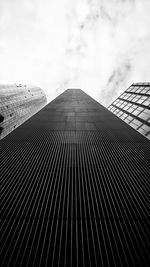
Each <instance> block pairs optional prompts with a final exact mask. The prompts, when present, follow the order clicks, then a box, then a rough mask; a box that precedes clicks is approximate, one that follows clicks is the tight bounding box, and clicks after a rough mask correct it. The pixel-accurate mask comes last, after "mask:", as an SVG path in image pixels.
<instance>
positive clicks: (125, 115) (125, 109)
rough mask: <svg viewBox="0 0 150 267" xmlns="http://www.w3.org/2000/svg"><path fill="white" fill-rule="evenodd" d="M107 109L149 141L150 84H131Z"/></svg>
mask: <svg viewBox="0 0 150 267" xmlns="http://www.w3.org/2000/svg"><path fill="white" fill-rule="evenodd" d="M108 109H109V110H110V111H111V112H113V113H114V114H115V115H116V116H118V117H119V118H120V119H122V120H124V121H125V122H126V123H128V124H129V125H130V126H131V127H133V128H134V129H136V130H137V131H138V132H140V133H141V134H143V135H144V136H145V137H147V138H148V139H150V83H133V84H132V85H131V86H130V87H129V88H128V89H127V90H126V91H125V92H124V93H122V94H121V95H120V96H119V97H118V98H117V99H116V100H115V101H114V102H113V103H112V104H111V105H110V106H109V107H108Z"/></svg>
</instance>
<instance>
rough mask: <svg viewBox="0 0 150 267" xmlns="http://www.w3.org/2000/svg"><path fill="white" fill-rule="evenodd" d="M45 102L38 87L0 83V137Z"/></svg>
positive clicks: (36, 110)
mask: <svg viewBox="0 0 150 267" xmlns="http://www.w3.org/2000/svg"><path fill="white" fill-rule="evenodd" d="M46 103H47V99H46V95H45V93H44V92H43V90H42V89H41V88H39V87H35V86H30V85H21V84H18V85H17V84H13V85H0V118H3V119H2V120H1V119H0V139H2V138H4V137H5V136H6V135H7V134H9V133H10V132H11V131H13V130H14V129H16V128H17V127H18V126H19V125H20V124H22V123H23V122H24V121H26V120H27V119H28V118H30V117H31V116H32V115H33V114H35V113H36V112H38V111H39V110H40V109H41V108H43V107H44V106H45V105H46Z"/></svg>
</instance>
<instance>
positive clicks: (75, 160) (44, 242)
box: [0, 90, 150, 267]
mask: <svg viewBox="0 0 150 267" xmlns="http://www.w3.org/2000/svg"><path fill="white" fill-rule="evenodd" d="M0 151H1V169H0V173H1V259H2V260H1V267H3V266H11V267H12V266H13V267H14V266H36V267H37V266H42V267H43V266H61V267H63V266H64V267H65V266H75V267H76V266H78V267H79V266H82V267H83V266H86V267H87V266H91V267H92V266H97V267H99V266H119V267H120V266H149V262H150V254H149V240H150V231H149V186H150V181H149V174H150V164H149V158H150V142H149V140H148V139H147V138H145V137H144V136H142V135H141V134H139V133H138V132H137V131H135V130H134V129H133V128H132V127H130V126H129V125H128V124H126V123H125V122H124V121H122V120H120V119H119V118H118V117H117V116H115V115H114V114H113V113H112V112H110V111H109V110H108V109H106V108H105V107H103V106H102V105H100V104H99V103H98V102H96V101H95V100H94V99H92V98H91V97H89V96H88V95H87V94H86V93H84V92H83V91H82V90H66V91H65V92H64V93H62V94H61V95H60V96H58V97H57V98H56V99H55V100H53V101H52V102H51V103H49V104H48V105H46V106H45V107H44V108H43V109H42V110H40V112H38V113H36V114H35V115H34V116H32V117H31V118H30V119H29V120H27V121H26V122H24V123H23V124H22V125H21V126H20V127H18V128H17V129H16V130H15V131H13V132H12V133H10V134H9V135H8V136H6V137H5V138H3V139H2V140H1V142H0Z"/></svg>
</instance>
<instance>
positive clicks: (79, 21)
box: [0, 0, 150, 106]
mask: <svg viewBox="0 0 150 267" xmlns="http://www.w3.org/2000/svg"><path fill="white" fill-rule="evenodd" d="M149 80H150V0H55V1H52V0H0V84H8V83H23V84H34V85H37V86H40V87H41V88H42V89H43V90H44V91H45V93H46V95H47V98H48V101H50V100H52V99H53V98H55V97H56V96H57V95H58V94H60V93H61V92H63V91H64V90H65V89H67V88H81V89H83V90H84V91H85V92H87V93H88V94H89V95H91V96H92V97H94V98H95V99H97V100H98V101H99V102H101V103H102V104H103V105H105V106H107V105H108V104H110V103H111V102H112V101H113V100H114V99H115V98H116V97H117V96H118V95H119V94H120V93H122V92H123V91H124V90H125V89H126V88H127V87H129V86H130V85H131V83H133V82H142V81H143V82H146V81H149Z"/></svg>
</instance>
